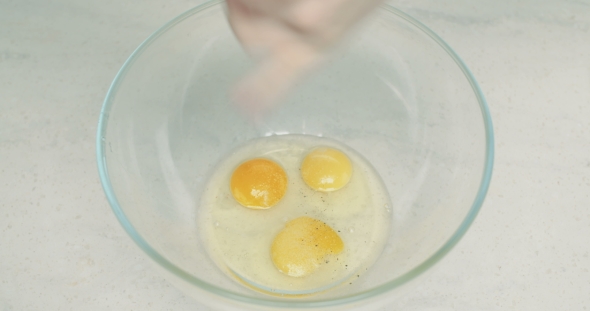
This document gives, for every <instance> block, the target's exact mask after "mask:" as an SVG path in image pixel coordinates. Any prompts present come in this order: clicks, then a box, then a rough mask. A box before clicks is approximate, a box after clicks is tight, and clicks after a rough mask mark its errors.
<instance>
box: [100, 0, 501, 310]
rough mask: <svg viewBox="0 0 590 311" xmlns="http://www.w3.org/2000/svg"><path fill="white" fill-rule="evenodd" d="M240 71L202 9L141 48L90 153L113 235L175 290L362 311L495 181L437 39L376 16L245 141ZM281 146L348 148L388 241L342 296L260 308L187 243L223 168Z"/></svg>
mask: <svg viewBox="0 0 590 311" xmlns="http://www.w3.org/2000/svg"><path fill="white" fill-rule="evenodd" d="M251 66H252V64H251V61H250V60H249V58H248V57H247V56H246V54H245V53H244V52H243V50H242V49H241V47H240V45H239V43H238V42H237V41H236V39H235V38H234V36H233V34H232V32H231V30H230V28H229V26H228V23H227V21H226V18H225V15H224V10H223V7H222V3H221V2H220V1H213V2H208V3H206V4H204V5H201V6H199V7H196V8H194V9H192V10H190V11H188V12H186V13H184V14H182V15H180V16H179V17H177V18H175V19H174V20H172V21H171V22H169V23H168V24H166V25H165V26H163V27H162V28H161V29H159V30H158V31H156V32H155V33H154V34H153V35H152V36H150V37H149V38H148V39H147V40H146V41H145V42H144V43H143V44H141V46H139V48H138V49H137V50H136V51H135V52H134V53H133V54H132V55H131V57H130V58H129V59H128V60H127V62H126V63H125V65H124V66H123V67H122V69H121V70H120V72H119V73H118V75H117V77H116V78H115V80H114V81H113V84H112V86H111V88H110V90H109V92H108V94H107V96H106V99H105V102H104V107H103V109H102V112H101V115H100V121H99V128H98V139H97V158H98V166H99V170H100V177H101V181H102V184H103V187H104V190H105V192H106V195H107V197H108V200H109V202H110V204H111V206H112V208H113V211H114V212H115V214H116V216H117V217H118V219H119V221H120V222H121V224H122V226H123V227H124V228H125V230H127V232H128V233H129V235H130V236H131V237H132V238H133V240H134V241H135V242H136V243H137V245H139V247H140V248H141V249H142V250H143V251H144V252H145V253H146V254H147V255H148V256H150V257H151V258H152V259H153V260H154V261H155V262H156V263H157V265H156V266H158V267H161V268H162V270H163V271H164V272H165V275H166V276H168V278H169V279H170V280H171V281H172V282H174V283H175V284H177V286H179V287H180V288H182V289H184V290H185V291H186V292H187V293H189V294H191V295H194V296H196V297H197V299H199V300H201V301H202V302H205V303H209V304H213V305H216V306H219V307H227V308H233V307H235V308H239V309H244V308H251V309H254V310H260V309H263V308H280V307H284V308H328V307H333V308H335V309H338V310H342V309H343V308H344V307H355V306H358V305H359V304H360V305H362V306H363V309H367V307H368V306H369V302H376V304H375V305H378V304H379V301H386V300H387V298H389V297H394V296H395V294H396V293H398V292H400V288H404V287H407V286H406V284H407V283H408V282H409V281H410V280H413V279H415V278H416V277H417V276H418V275H420V274H422V273H423V272H424V271H426V270H427V269H429V268H430V267H432V265H434V264H435V263H436V262H437V261H439V260H440V259H441V258H442V257H443V256H444V255H445V254H446V253H448V252H449V251H450V250H451V248H452V247H453V246H454V245H455V244H456V243H457V242H458V241H459V239H460V238H461V237H462V236H463V235H464V234H465V232H466V231H467V229H468V228H469V226H470V224H471V223H472V222H473V220H474V218H475V216H476V215H477V213H478V211H479V209H480V207H481V205H482V201H483V199H484V196H485V194H486V191H487V189H488V185H489V182H490V178H491V172H492V162H493V134H492V123H491V119H490V114H489V111H488V107H487V105H486V102H485V100H484V97H483V95H482V92H481V90H480V89H479V87H478V85H477V82H476V81H475V79H474V78H473V76H472V74H471V73H470V72H469V70H468V69H467V67H466V66H465V64H463V62H462V61H461V60H460V59H459V57H458V56H457V55H456V54H455V53H454V52H453V51H452V50H451V48H450V47H449V46H448V45H447V44H446V43H444V42H443V41H442V40H441V39H440V38H439V37H438V36H437V35H436V34H434V33H433V32H432V31H430V30H429V29H428V28H427V27H425V26H424V25H422V24H421V23H420V22H418V21H416V20H415V19H413V18H412V17H410V16H408V15H406V14H404V13H402V12H400V11H398V10H396V9H394V8H392V7H390V6H383V7H381V8H380V9H379V10H378V11H377V12H376V13H375V14H374V15H373V16H372V17H371V18H370V19H369V20H368V21H367V22H366V23H365V24H364V25H363V26H362V27H361V28H360V29H359V30H358V31H357V32H356V33H355V34H353V35H352V36H351V38H349V39H348V40H347V42H345V43H344V44H343V46H342V47H341V48H340V49H338V50H337V51H335V52H334V56H333V58H332V59H331V60H330V61H329V62H328V63H327V64H326V65H325V66H323V67H322V68H321V69H320V70H319V71H318V72H316V73H314V74H313V75H312V76H311V77H310V78H309V79H307V80H305V81H304V82H302V83H301V85H299V86H298V87H297V89H296V90H295V91H294V92H293V94H291V96H290V97H289V98H288V99H287V100H286V102H285V103H283V104H282V105H280V106H279V107H278V109H277V110H276V111H274V112H273V113H272V114H271V115H270V116H269V117H268V118H267V119H265V120H264V122H262V124H259V125H256V126H255V125H253V124H251V123H250V122H248V120H246V119H244V118H243V116H242V115H241V114H240V113H239V112H238V111H236V110H235V109H234V107H233V106H232V104H231V103H230V101H229V98H228V89H229V88H230V87H231V86H232V85H233V83H234V82H235V81H236V80H237V79H238V78H239V77H240V76H242V75H243V74H244V73H245V72H246V71H247V70H248V69H249V68H250V67H251ZM287 133H295V134H309V135H318V136H324V137H328V138H332V139H335V140H338V141H340V142H343V143H345V144H347V145H348V146H350V147H352V148H354V149H355V150H356V151H358V152H359V153H360V154H362V155H363V156H364V157H365V158H366V159H368V160H369V161H370V162H371V163H372V165H373V166H374V167H375V169H376V170H377V172H379V174H380V175H381V178H382V179H383V182H384V183H385V185H386V187H387V190H388V191H389V195H390V196H391V201H392V203H393V207H392V213H391V215H392V230H391V232H390V236H389V242H388V243H387V246H386V247H385V249H384V251H383V253H382V255H381V256H380V258H379V259H378V261H377V262H376V263H375V264H374V265H373V266H372V267H371V269H369V271H368V272H367V273H366V274H365V275H364V276H363V277H362V278H361V279H360V280H358V281H356V282H354V283H353V285H348V284H347V285H348V286H340V287H337V288H334V289H332V290H328V291H326V292H323V293H320V294H317V295H311V296H307V297H300V298H286V297H280V296H278V297H275V296H270V295H266V294H263V293H259V292H256V291H253V290H251V289H248V288H246V287H244V286H242V285H240V284H238V283H237V282H236V281H235V280H233V279H232V278H230V277H228V276H227V275H226V274H224V273H223V272H222V271H221V270H220V269H219V268H218V267H217V266H216V264H215V263H214V262H212V261H211V259H210V257H209V256H208V254H207V251H206V249H205V247H204V245H203V241H202V240H201V237H200V236H199V230H198V229H199V228H197V223H198V221H197V219H196V218H197V217H198V213H197V211H198V209H199V201H200V196H201V193H202V190H203V186H204V183H205V182H206V181H207V177H208V176H209V175H210V173H211V170H212V169H213V168H214V167H215V165H216V163H217V162H218V161H219V159H220V157H222V156H224V155H226V154H227V153H229V152H231V150H232V149H233V148H235V147H237V146H240V145H241V144H243V143H244V142H246V141H248V140H251V139H254V138H258V137H263V136H269V135H282V134H287Z"/></svg>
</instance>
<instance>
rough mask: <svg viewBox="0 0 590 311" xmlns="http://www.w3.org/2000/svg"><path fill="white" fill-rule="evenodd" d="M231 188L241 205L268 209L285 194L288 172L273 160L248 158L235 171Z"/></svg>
mask: <svg viewBox="0 0 590 311" xmlns="http://www.w3.org/2000/svg"><path fill="white" fill-rule="evenodd" d="M230 189H231V193H232V194H233V196H234V198H235V199H236V201H238V203H240V204H241V205H243V206H245V207H249V208H253V209H267V208H270V207H272V206H273V205H275V204H276V203H277V202H279V201H280V200H281V198H282V197H283V196H284V195H285V192H286V191H287V174H286V173H285V171H284V170H283V168H282V167H281V166H280V165H279V164H277V163H275V162H273V161H271V160H268V159H260V158H259V159H252V160H248V161H246V162H244V163H242V164H240V166H238V167H237V168H236V170H235V171H234V173H233V175H232V177H231V181H230Z"/></svg>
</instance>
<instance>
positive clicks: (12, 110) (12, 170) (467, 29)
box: [0, 0, 590, 311]
mask: <svg viewBox="0 0 590 311" xmlns="http://www.w3.org/2000/svg"><path fill="white" fill-rule="evenodd" d="M198 3H200V1H199V0H181V1H165V0H148V1H146V0H128V1H115V0H104V1H95V0H93V1H75V0H53V1H40V0H20V1H19V0H0V310H1V311H9V310H10V311H13V310H15V311H16V310H209V309H208V308H206V307H204V306H202V305H201V304H199V302H197V301H194V300H192V299H191V298H189V297H187V296H184V295H183V294H182V293H181V292H180V291H178V290H177V289H175V288H174V287H172V285H170V284H169V283H168V282H167V281H165V280H164V279H163V277H161V276H160V275H159V274H158V272H157V271H155V270H154V269H152V266H151V265H152V264H151V263H150V262H149V259H148V258H147V256H145V255H144V254H143V253H142V251H141V250H140V249H139V248H138V247H136V246H135V244H134V243H133V241H132V240H131V238H129V237H128V236H127V234H126V233H125V232H124V231H123V229H122V228H121V227H120V225H119V224H118V222H117V220H116V218H115V216H114V214H113V213H112V212H111V210H110V207H109V205H108V203H107V200H106V199H105V196H104V194H103V192H102V189H101V186H100V182H99V179H98V173H97V168H96V164H95V147H94V146H95V132H96V127H97V121H98V114H99V111H100V108H101V104H102V100H103V99H104V96H105V93H106V91H107V89H108V87H109V84H110V83H111V81H112V79H113V78H114V76H115V74H116V72H117V70H118V69H119V68H120V67H121V65H122V64H123V62H124V61H125V59H126V58H127V57H128V56H129V54H130V53H131V52H132V51H133V50H134V49H135V47H136V46H137V45H139V43H141V41H142V40H143V39H145V38H146V37H147V36H148V35H149V34H150V33H151V32H153V31H154V30H155V29H156V28H158V27H159V26H160V25H162V24H163V23H164V22H166V21H168V20H169V19H171V18H173V17H174V16H176V15H178V14H180V13H182V12H184V11H185V10H187V9H189V8H191V7H193V6H195V5H196V4H198ZM391 3H392V4H394V5H396V6H398V7H400V8H402V9H403V10H404V11H406V12H408V13H410V14H411V15H413V16H415V17H416V18H418V19H419V20H421V21H423V22H424V23H425V24H427V25H428V26H430V27H431V28H432V29H433V30H434V31H435V32H437V33H439V34H440V35H441V36H442V37H443V39H445V40H446V41H447V42H448V43H449V44H450V45H451V46H452V47H453V48H454V49H455V50H456V51H457V52H458V54H459V55H461V57H462V58H463V59H464V60H465V62H466V63H467V65H468V66H469V67H470V68H471V70H472V71H473V73H474V74H475V76H476V78H477V79H478V80H479V82H480V84H481V87H482V89H483V91H484V93H485V95H486V97H487V100H488V102H489V105H490V109H491V112H492V117H493V121H494V126H495V134H496V161H495V170H494V176H493V180H492V185H491V188H490V190H489V194H488V196H487V199H486V201H485V203H484V206H483V208H482V210H481V212H480V214H479V216H478V217H477V219H476V221H475V223H474V224H473V225H472V227H471V229H470V230H469V232H468V233H467V235H466V236H465V237H464V238H463V239H462V240H461V242H460V243H459V244H458V245H457V246H456V247H455V249H454V250H453V251H452V252H451V253H450V254H449V255H448V256H447V257H446V258H444V259H443V260H442V261H441V262H440V263H439V264H438V265H437V267H436V269H434V271H432V273H430V274H428V276H427V278H426V279H425V280H424V281H423V282H422V283H421V284H420V285H419V286H418V287H417V288H416V290H415V291H414V292H412V293H409V294H408V295H407V296H405V297H404V298H403V299H401V300H398V301H396V302H395V304H394V305H392V306H391V307H390V308H387V309H388V310H390V309H392V310H397V309H399V310H408V311H411V310H470V311H471V310H589V311H590V2H589V1H587V0H579V1H574V0H568V1H560V0H552V1H534V0H524V1H511V0H480V1H472V0H446V1H440V0H397V1H391Z"/></svg>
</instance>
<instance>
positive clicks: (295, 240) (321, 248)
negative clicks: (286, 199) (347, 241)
mask: <svg viewBox="0 0 590 311" xmlns="http://www.w3.org/2000/svg"><path fill="white" fill-rule="evenodd" d="M343 249H344V243H343V242H342V239H341V238H340V236H338V233H336V232H335V231H334V230H333V229H332V228H330V226H328V225H327V224H325V223H324V222H322V221H319V220H317V219H313V218H310V217H306V216H304V217H299V218H296V219H294V220H291V221H290V222H288V223H287V224H286V225H285V228H283V230H281V232H279V234H277V236H276V237H275V239H274V241H273V242H272V246H271V251H270V252H271V257H272V261H273V263H274V264H275V266H276V267H277V268H278V269H279V271H281V272H283V273H285V274H287V275H289V276H293V277H303V276H306V275H308V274H310V273H312V272H313V271H315V270H316V269H317V268H318V267H319V266H320V264H321V263H322V262H324V261H325V260H327V256H329V255H332V254H333V255H336V254H339V253H340V252H342V250H343Z"/></svg>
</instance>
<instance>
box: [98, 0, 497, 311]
mask: <svg viewBox="0 0 590 311" xmlns="http://www.w3.org/2000/svg"><path fill="white" fill-rule="evenodd" d="M222 2H223V0H211V1H208V2H205V3H203V4H201V5H198V6H196V7H194V8H192V9H190V10H188V11H186V12H184V13H183V14H180V15H179V16H177V17H176V18H174V19H172V20H171V21H169V22H168V23H166V24H164V25H163V26H162V27H160V28H159V29H158V30H156V32H154V33H153V34H151V35H150V36H149V37H148V38H147V39H145V41H143V42H142V43H141V44H140V45H139V46H138V47H137V48H136V49H135V51H133V53H132V54H131V55H130V56H129V58H128V59H127V60H126V61H125V63H124V64H123V66H122V67H121V69H120V70H119V72H118V73H117V75H116V76H115V78H114V80H113V82H112V84H111V86H110V88H109V90H108V92H107V95H106V97H105V100H104V102H103V106H102V109H101V111H100V116H99V121H98V129H97V136H96V157H97V164H98V171H99V176H100V181H101V184H102V187H103V190H104V193H105V195H106V197H107V200H108V202H109V204H110V205H111V208H112V210H113V212H114V214H115V216H116V217H117V219H118V221H119V223H120V224H121V225H122V226H123V228H124V229H125V231H126V232H127V234H129V236H130V237H131V238H132V239H133V241H134V242H135V243H136V244H137V245H138V246H139V248H141V249H142V250H143V251H144V252H145V253H146V254H147V255H148V256H149V257H150V258H151V259H152V260H154V261H155V262H157V263H158V264H159V265H160V266H162V267H164V269H166V270H168V271H169V272H171V273H172V274H174V275H175V276H177V277H179V278H181V279H183V280H184V281H186V282H188V283H190V284H192V285H195V286H196V287H198V288H200V289H202V290H205V291H206V292H210V293H213V294H216V295H219V296H221V297H224V298H229V299H231V300H236V301H240V302H244V303H247V304H253V305H260V306H266V307H278V308H318V307H319V308H321V307H328V306H337V305H344V304H349V303H353V302H358V301H360V300H365V299H368V298H372V297H375V296H378V295H381V294H384V293H386V292H389V291H391V290H393V289H394V288H396V287H399V286H400V285H402V284H405V283H407V282H409V281H410V280H413V279H415V278H416V277H417V276H419V275H421V274H422V273H423V272H425V271H426V270H428V269H429V268H430V267H432V266H433V265H434V264H436V263H437V262H439V261H440V260H441V259H442V258H443V257H444V256H445V255H446V254H447V253H448V252H449V251H450V250H451V249H452V248H453V247H454V246H455V245H456V244H457V243H458V242H459V240H460V239H461V238H462V237H463V236H464V235H465V233H466V232H467V230H468V229H469V227H470V226H471V224H472V223H473V221H474V219H475V217H476V216H477V214H478V212H479V210H480V209H481V206H482V204H483V201H484V199H485V196H486V194H487V191H488V188H489V185H490V181H491V177H492V169H493V164H494V133H493V125H492V119H491V115H490V110H489V107H488V105H487V102H486V100H485V98H484V96H483V92H482V91H481V88H480V87H479V84H478V83H477V81H476V80H475V78H474V76H473V74H472V73H471V71H470V70H469V69H468V68H467V66H466V65H465V63H464V62H463V61H462V60H461V58H460V57H459V56H458V55H457V54H456V53H455V52H454V51H453V49H451V47H450V46H449V45H448V44H447V43H446V42H445V41H443V40H442V39H441V38H440V37H439V36H438V35H437V34H435V33H434V32H433V31H432V30H430V29H429V28H428V27H426V26H425V25H424V24H422V23H421V22H419V21H418V20H416V19H414V18H413V17H411V16H410V15H408V14H406V13H404V12H402V11H400V10H399V9H396V8H394V7H392V6H391V5H388V4H383V5H381V9H383V10H385V11H387V12H389V13H392V14H394V15H397V17H400V18H402V19H404V20H405V21H407V22H409V23H410V24H412V25H413V26H415V27H417V28H418V29H419V30H421V31H422V32H424V33H425V34H426V35H428V36H429V37H430V38H431V39H432V40H434V41H435V42H436V43H437V44H438V45H439V46H440V47H442V48H443V49H444V50H445V51H446V52H447V54H448V55H449V56H450V57H451V58H452V59H453V60H454V61H455V63H456V64H457V65H458V66H459V68H460V69H461V70H462V71H463V74H464V75H465V77H466V78H467V80H468V81H469V83H470V85H471V88H472V90H473V92H474V93H475V95H476V97H477V100H478V102H479V106H480V109H481V114H482V118H483V121H484V128H485V136H486V152H485V162H484V167H483V175H482V179H481V182H480V186H479V189H478V192H477V195H476V197H475V199H474V201H473V203H472V205H471V208H470V209H469V212H468V213H467V215H466V216H465V218H464V219H463V221H462V222H461V225H460V226H459V228H457V230H456V231H455V232H454V233H453V235H452V236H451V237H450V238H449V239H448V240H447V241H446V242H445V244H444V245H443V246H441V247H440V248H439V249H438V250H437V251H436V252H434V253H433V254H432V255H431V256H430V257H429V258H428V259H426V260H425V261H424V262H422V263H421V264H419V265H418V266H416V267H414V268H413V269H412V270H410V271H408V272H406V273H405V274H403V275H401V276H399V277H397V278H395V279H393V280H391V281H389V282H387V283H384V284H381V285H379V286H377V287H375V288H372V289H369V290H366V291H363V292H360V293H356V294H353V295H349V296H346V297H342V298H336V299H324V300H316V301H295V300H288V301H278V300H273V299H265V298H254V297H250V296H246V295H243V294H239V293H235V292H232V291H228V290H225V289H222V288H220V287H217V286H214V285H212V284H209V283H207V282H205V281H203V280H201V279H199V278H196V277H194V276H193V275H191V274H189V273H188V272H186V271H184V270H182V269H181V268H179V267H177V266H176V265H174V264H173V263H172V262H170V261H169V260H167V259H166V258H165V257H164V256H162V255H161V254H159V253H158V252H157V251H156V250H155V249H154V248H153V247H152V246H150V245H149V244H148V243H147V241H146V240H145V239H144V238H143V237H142V236H141V235H140V234H139V232H137V230H135V228H134V227H133V225H132V224H131V222H130V221H129V219H128V218H127V216H126V215H125V213H124V212H123V209H122V208H121V206H120V205H119V203H118V200H117V196H116V195H115V191H114V189H113V187H112V184H111V183H110V179H109V173H108V168H107V162H106V156H105V155H106V146H105V138H104V137H105V134H106V130H107V124H108V119H109V111H110V108H111V106H112V104H113V99H114V97H115V94H116V93H117V90H118V88H119V86H120V84H121V81H122V80H123V79H124V78H125V75H126V73H127V72H128V70H129V68H130V67H131V65H132V64H133V63H134V62H135V60H136V59H137V58H138V57H139V56H140V55H141V54H142V52H143V51H144V50H146V49H147V48H148V47H149V46H150V44H151V43H152V42H154V41H155V40H156V39H157V38H158V37H160V36H161V35H162V34H164V33H165V32H167V31H168V30H170V29H171V28H172V27H174V26H175V25H176V24H178V23H180V22H182V21H183V20H185V19H187V18H189V17H191V16H192V15H194V14H197V13H199V12H200V11H203V10H206V9H208V8H210V7H212V6H215V5H218V4H220V3H222ZM269 298H270V296H269Z"/></svg>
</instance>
